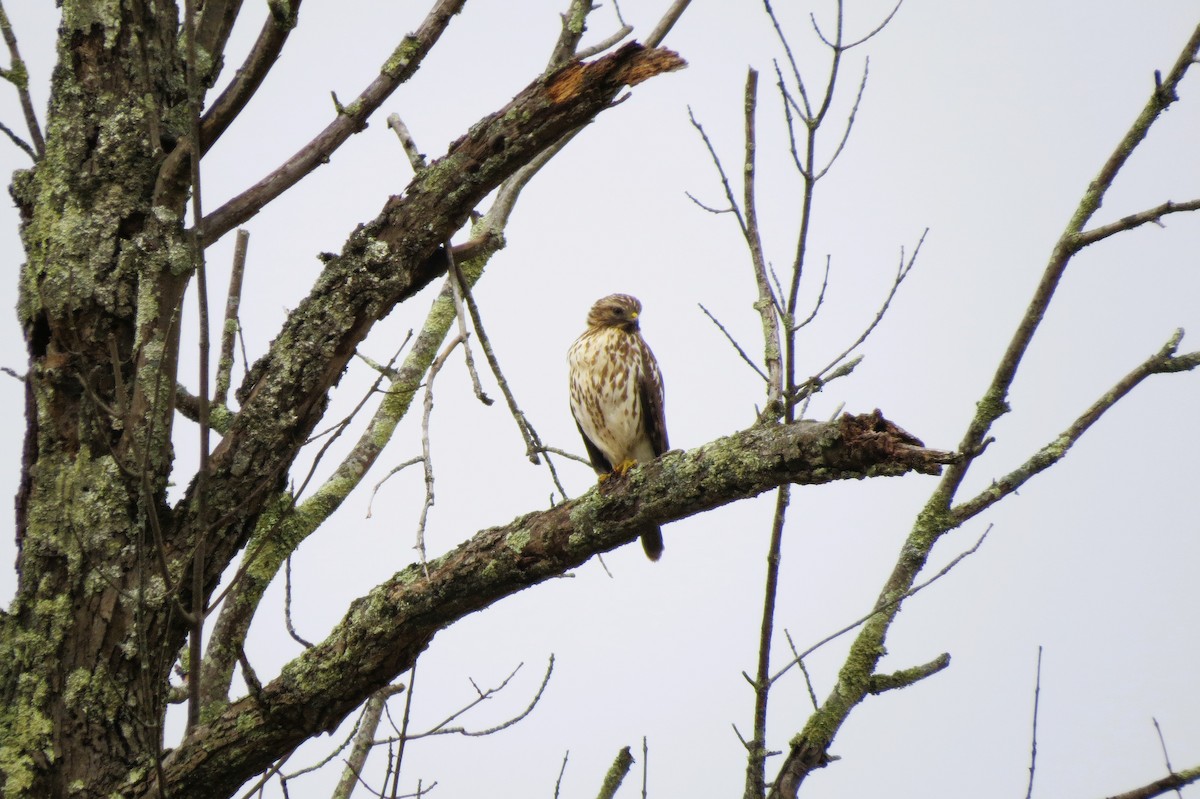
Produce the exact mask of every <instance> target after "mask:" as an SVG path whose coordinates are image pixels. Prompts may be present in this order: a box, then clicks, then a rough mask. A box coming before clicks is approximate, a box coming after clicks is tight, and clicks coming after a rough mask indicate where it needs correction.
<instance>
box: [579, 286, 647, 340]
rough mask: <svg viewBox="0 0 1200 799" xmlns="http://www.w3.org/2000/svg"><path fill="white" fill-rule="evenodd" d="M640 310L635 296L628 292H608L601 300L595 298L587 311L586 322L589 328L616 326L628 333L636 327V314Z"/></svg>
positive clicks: (639, 312) (640, 307) (639, 304)
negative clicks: (593, 303) (590, 308)
mask: <svg viewBox="0 0 1200 799" xmlns="http://www.w3.org/2000/svg"><path fill="white" fill-rule="evenodd" d="M641 312H642V304H641V303H640V302H638V298H637V297H631V296H629V295H628V294H610V295H608V296H607V297H605V298H604V299H602V300H596V304H595V305H593V306H592V310H590V311H588V318H587V323H588V327H590V328H598V327H618V328H620V329H622V330H625V331H627V332H629V333H633V332H635V331H636V330H637V329H638V321H637V320H638V315H639V314H641Z"/></svg>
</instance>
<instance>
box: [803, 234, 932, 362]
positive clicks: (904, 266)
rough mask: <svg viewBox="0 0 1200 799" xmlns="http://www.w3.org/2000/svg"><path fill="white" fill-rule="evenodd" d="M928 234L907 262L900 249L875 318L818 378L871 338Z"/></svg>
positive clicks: (919, 242) (918, 242)
mask: <svg viewBox="0 0 1200 799" xmlns="http://www.w3.org/2000/svg"><path fill="white" fill-rule="evenodd" d="M928 233H929V228H925V230H924V231H922V233H921V238H919V239H918V240H917V246H916V247H914V248H913V251H912V255H911V256H909V258H908V260H905V258H904V248H903V247H901V248H900V263H899V265H898V266H897V267H896V276H895V277H894V278H893V279H892V285H891V287H889V289H888V293H887V296H886V297H884V298H883V303H882V304H881V305H880V306H879V310H878V311H876V312H875V318H874V319H872V320H871V323H870V324H869V325H867V327H866V329H865V330H863V332H862V333H861V334H859V336H858V338H857V339H855V340H854V342H853V343H852V344H851V345H850V346H849V347H847V348H846V349H844V350H842V352H841V353H840V354H838V356H837V357H835V358H833V359H832V360H831V361H830V362H829V363H828V364H826V365H825V366H824V367H823V368H821V369H820V370H818V371H817V373H816V374H817V376H818V377H820V376H821V375H823V374H825V372H827V371H829V370H830V369H832V368H833V367H835V366H836V365H837V364H839V363H841V362H842V359H844V358H845V357H846V356H848V355H849V354H850V353H852V352H854V351H855V350H856V349H858V348H859V347H860V346H862V344H863V342H865V341H866V340H867V339H868V338H869V337H870V336H871V333H873V332H875V328H877V327H878V326H879V323H880V322H882V321H883V317H884V315H886V314H887V311H888V308H890V307H891V304H892V300H894V299H895V298H896V292H898V291H899V290H900V284H901V283H903V282H904V279H905V278H906V277H908V275H909V273H910V272H912V270H913V267H914V266H915V265H916V263H917V256H918V255H920V253H921V245H922V244H924V243H925V236H926V235H928Z"/></svg>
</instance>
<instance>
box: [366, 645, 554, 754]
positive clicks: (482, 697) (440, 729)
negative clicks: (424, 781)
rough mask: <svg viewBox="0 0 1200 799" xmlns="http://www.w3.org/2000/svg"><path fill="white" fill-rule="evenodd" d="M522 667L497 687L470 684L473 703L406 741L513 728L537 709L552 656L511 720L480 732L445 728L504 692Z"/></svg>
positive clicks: (478, 734)
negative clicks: (529, 695)
mask: <svg viewBox="0 0 1200 799" xmlns="http://www.w3.org/2000/svg"><path fill="white" fill-rule="evenodd" d="M523 665H525V664H524V663H520V664H518V665H517V667H516V668H515V669H513V670H512V673H510V674H509V675H508V676H507V677H505V678H504V680H503V681H502V682H501V683H500V684H499V685H497V686H496V687H495V688H487V689H485V690H480V688H479V686H477V685H475V684H474V682H472V683H471V684H472V685H473V686H474V687H475V692H476V698H475V699H474V700H473V701H471V702H470V703H469V704H467V705H466V706H465V707H462V708H460V709H459V710H457V711H455V712H454V713H452V714H451V715H450V716H448V717H447V718H445V719H443V720H442V721H441V722H439V723H437V724H435V725H434V726H432V727H430V728H429V729H428V730H426V731H425V732H422V733H418V734H416V735H410V736H408V739H409V740H410V741H415V740H417V739H418V738H429V737H432V736H435V735H463V736H466V737H468V738H481V737H484V736H487V735H492V734H494V733H497V732H500V731H501V730H505V729H508V728H509V727H511V726H513V725H514V724H517V723H518V722H520V721H522V720H524V719H525V718H526V717H527V716H528V715H529V714H530V713H532V712H533V709H534V708H535V707H537V704H538V702H540V701H541V699H542V694H544V693H545V692H546V686H547V685H549V684H550V675H551V674H553V673H554V655H553V654H552V655H550V662H549V663H548V664H547V665H546V674H545V676H543V677H542V682H541V684H540V685H539V686H538V689H537V692H536V693H535V694H534V695H533V698H532V699H531V700H530V701H529V704H528V705H526V707H525V709H524V710H522V711H521V712H520V713H518V714H517V715H516V716H513V717H512V718H510V719H508V720H507V721H504V722H502V723H500V724H497V725H495V726H492V727H487V728H485V729H482V730H468V729H466V728H465V727H462V726H461V725H460V726H457V727H449V726H447V725H448V724H449V723H450V722H452V721H454V720H455V719H456V718H458V717H459V716H461V715H463V714H464V713H466V712H467V711H469V710H471V709H472V708H474V707H475V706H476V705H479V704H480V703H482V702H485V701H487V700H488V699H490V698H491V697H493V696H495V695H496V694H497V693H499V692H500V691H502V690H504V688H505V687H506V686H507V685H508V683H509V681H510V680H512V678H513V677H515V676H516V674H517V672H518V671H520V670H521V666H523ZM377 743H386V741H378V742H377Z"/></svg>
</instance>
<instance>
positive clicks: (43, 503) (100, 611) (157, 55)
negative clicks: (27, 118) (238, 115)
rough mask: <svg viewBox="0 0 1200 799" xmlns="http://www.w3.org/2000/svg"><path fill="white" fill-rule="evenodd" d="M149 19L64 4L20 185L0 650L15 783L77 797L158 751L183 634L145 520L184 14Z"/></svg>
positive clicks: (161, 442) (172, 274)
mask: <svg viewBox="0 0 1200 799" xmlns="http://www.w3.org/2000/svg"><path fill="white" fill-rule="evenodd" d="M101 10H103V11H104V13H103V14H102V13H100V12H101ZM106 15H117V16H106ZM139 16H141V15H139V14H138V13H137V12H133V11H129V10H128V9H127V8H126V7H125V4H109V3H74V4H71V3H68V4H66V6H65V8H64V29H63V31H62V33H61V34H60V38H59V45H58V47H59V53H58V55H59V67H58V69H56V70H55V72H54V77H53V85H52V98H53V99H52V101H51V105H50V109H49V115H48V128H47V132H48V135H47V139H46V153H45V157H44V158H43V159H42V160H41V161H40V162H39V163H38V165H37V166H36V167H35V168H34V169H32V170H29V171H28V172H25V173H21V174H19V175H18V176H17V177H16V179H15V180H14V184H13V188H12V193H13V196H14V199H15V200H16V202H17V204H18V206H19V208H20V209H21V213H22V220H23V225H22V230H21V235H22V240H23V242H24V246H25V251H26V257H27V262H26V264H25V265H24V267H23V269H22V273H21V297H20V302H19V306H18V314H19V318H20V322H21V325H22V327H23V329H24V332H25V338H26V342H27V345H28V348H29V372H28V377H27V380H26V397H27V409H28V430H27V433H26V444H25V452H24V464H23V466H24V468H23V475H22V483H21V487H20V490H19V494H18V497H17V539H18V545H19V556H18V570H19V574H20V582H19V585H18V590H17V596H16V599H15V601H14V603H13V606H12V611H11V616H10V617H8V618H6V619H5V622H6V624H5V627H6V629H5V630H4V642H5V651H4V655H3V657H0V686H2V690H3V698H2V699H0V705H2V706H3V711H0V713H2V715H0V739H2V740H3V741H4V743H5V746H4V750H5V752H6V754H5V758H6V759H7V761H8V762H6V763H4V780H5V782H4V790H5V795H25V796H47V797H50V796H66V795H70V794H73V793H79V792H80V791H81V789H82V788H83V786H94V785H107V786H114V785H118V784H119V783H120V781H121V780H122V779H123V778H124V777H125V776H126V775H128V774H129V773H130V772H131V771H132V770H134V769H136V768H139V767H140V768H145V767H147V766H148V764H149V763H150V762H151V758H152V756H153V754H154V753H155V752H157V751H158V748H159V743H160V739H161V728H160V725H161V719H162V714H163V707H164V699H165V696H166V691H165V687H166V684H167V676H168V671H169V669H170V668H171V665H172V663H173V662H174V661H175V658H176V649H177V646H178V644H179V639H178V638H177V637H176V638H175V639H173V640H166V639H164V638H163V637H162V636H161V635H160V634H159V633H158V632H156V631H159V630H162V629H164V627H167V626H170V625H168V624H166V623H165V622H167V620H168V619H169V618H170V617H172V616H177V615H178V612H179V611H178V607H179V606H178V605H177V604H175V603H173V602H171V601H169V600H168V597H169V595H170V593H169V591H168V590H166V589H167V588H168V586H166V585H165V583H164V578H163V571H162V569H161V568H160V565H159V564H151V563H150V560H151V559H152V558H153V557H154V552H155V547H154V546H153V541H152V540H150V537H151V535H152V530H153V528H154V526H155V525H156V524H161V523H162V520H163V519H164V518H166V517H167V516H168V515H169V511H168V510H167V508H166V503H165V490H166V480H167V477H168V475H169V474H170V466H171V447H170V435H171V420H172V394H173V393H174V392H173V388H174V385H175V370H176V354H177V341H178V334H179V324H178V306H179V302H180V298H181V296H182V293H183V290H184V287H185V285H186V282H187V279H188V277H189V275H190V272H191V265H192V260H193V259H192V251H191V250H190V249H189V247H188V243H187V241H186V239H185V234H184V229H183V224H182V222H183V204H184V198H185V194H184V191H183V190H182V189H181V188H180V187H161V188H160V189H159V191H158V192H157V196H156V185H155V184H156V180H157V176H158V172H159V166H160V165H161V163H162V162H163V160H164V158H165V157H166V155H167V154H168V152H169V151H170V150H171V149H172V147H173V146H174V144H175V143H176V142H178V141H180V140H182V139H183V138H184V137H185V136H186V132H187V127H188V117H187V114H186V93H185V91H184V87H185V81H184V66H183V63H182V61H181V60H180V58H179V57H178V53H177V51H176V38H175V25H174V24H173V20H175V19H176V18H177V16H176V12H175V10H174V8H173V6H172V5H171V4H168V3H162V2H160V3H158V4H157V6H156V8H155V11H154V12H150V11H149V9H147V10H146V12H145V13H144V16H142V18H138V17H139ZM160 20H169V21H171V24H167V25H161V24H158V23H159V21H160ZM171 573H172V574H174V575H179V573H180V571H179V569H177V568H176V569H173V570H171ZM184 601H186V600H184Z"/></svg>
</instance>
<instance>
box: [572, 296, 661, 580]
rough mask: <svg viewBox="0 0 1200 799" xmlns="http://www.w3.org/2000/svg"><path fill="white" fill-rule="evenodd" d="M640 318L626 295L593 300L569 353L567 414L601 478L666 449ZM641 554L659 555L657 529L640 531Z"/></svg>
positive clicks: (656, 379)
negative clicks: (573, 419) (585, 327)
mask: <svg viewBox="0 0 1200 799" xmlns="http://www.w3.org/2000/svg"><path fill="white" fill-rule="evenodd" d="M641 312H642V304H641V303H640V302H639V301H638V300H637V298H636V297H631V296H629V295H628V294H612V295H609V296H608V297H605V298H604V299H602V300H597V301H596V304H595V305H593V306H592V310H591V311H589V312H588V317H587V330H586V331H584V333H583V335H582V336H580V337H579V338H578V339H576V340H575V343H574V344H572V345H571V349H570V350H569V351H568V353H567V362H568V364H569V366H570V374H571V415H572V416H574V417H575V424H576V425H577V426H578V427H579V433H580V435H582V436H583V443H584V446H586V447H587V451H588V457H589V458H591V461H592V467H593V468H594V469H595V470H596V474H598V475H600V479H601V480H604V479H605V478H606V477H607V476H608V475H610V474H624V473H625V472H627V471H628V470H629V469H630V468H631V467H632V466H633V465H634V464H636V463H645V462H647V461H650V460H653V459H654V458H656V457H658V456H659V455H661V454H663V453H664V452H666V451H667V450H668V449H669V446H668V445H667V423H666V419H665V418H664V416H663V382H662V375H661V374H660V373H659V371H658V362H657V361H656V360H654V353H652V352H650V348H649V347H648V346H646V342H645V341H644V340H643V339H642V334H641V333H640V332H639V330H638V317H639V316H640V315H641ZM642 548H643V549H644V550H646V555H647V556H648V557H649V558H650V559H651V560H658V558H659V556H661V555H662V551H663V539H662V531H661V530H660V529H659V528H658V525H654V526H652V527H649V528H647V529H645V530H643V531H642Z"/></svg>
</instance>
